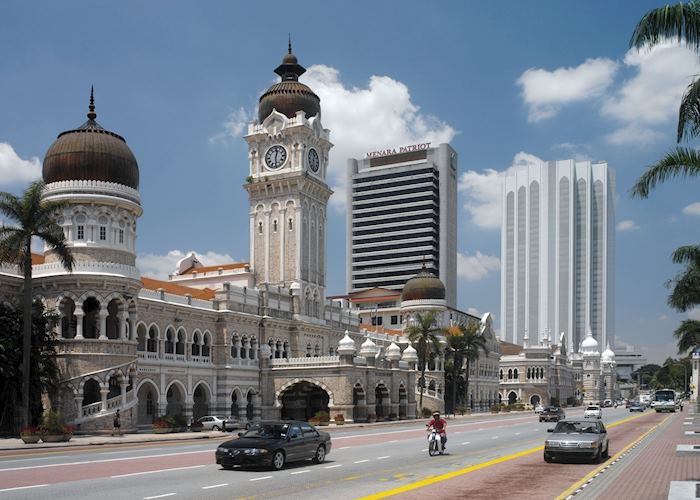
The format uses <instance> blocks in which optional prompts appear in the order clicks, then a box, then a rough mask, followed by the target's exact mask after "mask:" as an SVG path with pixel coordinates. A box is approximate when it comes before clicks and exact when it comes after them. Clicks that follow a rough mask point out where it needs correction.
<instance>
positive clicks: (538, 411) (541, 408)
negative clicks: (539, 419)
mask: <svg viewBox="0 0 700 500" xmlns="http://www.w3.org/2000/svg"><path fill="white" fill-rule="evenodd" d="M543 411H544V406H542V405H537V406H535V413H542V412H543Z"/></svg>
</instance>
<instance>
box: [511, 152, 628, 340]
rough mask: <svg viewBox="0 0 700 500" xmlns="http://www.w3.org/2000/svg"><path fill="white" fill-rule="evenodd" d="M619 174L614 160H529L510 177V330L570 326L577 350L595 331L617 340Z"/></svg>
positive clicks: (540, 333)
mask: <svg viewBox="0 0 700 500" xmlns="http://www.w3.org/2000/svg"><path fill="white" fill-rule="evenodd" d="M614 193H615V181H614V172H613V171H612V169H609V168H608V165H607V163H591V162H588V161H582V162H577V161H574V160H563V161H551V162H542V163H539V164H534V165H528V166H522V167H520V168H516V169H515V171H514V172H512V173H509V174H508V175H506V176H505V178H504V181H503V200H502V206H503V222H502V226H501V330H502V332H503V333H502V337H503V338H504V339H507V340H508V341H511V342H513V343H516V344H520V343H522V339H523V333H524V331H525V330H526V329H527V330H528V331H529V332H530V339H531V341H536V340H542V339H543V338H544V335H545V333H544V332H545V331H552V332H556V334H557V335H559V334H560V333H561V332H565V333H566V338H567V342H568V346H569V349H571V350H572V351H576V350H578V346H579V344H580V342H581V340H583V338H584V337H585V335H586V332H587V331H589V330H590V331H591V332H592V333H593V336H594V337H595V338H596V339H597V340H598V342H600V343H602V344H604V345H607V343H610V344H611V345H613V344H614V333H613V328H614V323H613V319H614V317H613V296H614V288H613V286H614V283H613V274H614V252H615V241H614V240H615V210H614Z"/></svg>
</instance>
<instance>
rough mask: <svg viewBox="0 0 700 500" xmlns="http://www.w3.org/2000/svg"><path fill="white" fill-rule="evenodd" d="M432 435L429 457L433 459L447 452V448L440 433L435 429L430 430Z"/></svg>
mask: <svg viewBox="0 0 700 500" xmlns="http://www.w3.org/2000/svg"><path fill="white" fill-rule="evenodd" d="M429 432H430V434H428V455H430V456H431V457H433V456H435V455H437V454H438V453H439V454H440V455H442V454H443V453H444V452H445V447H444V446H443V445H442V439H440V433H439V432H438V431H437V430H436V429H435V428H430V429H429Z"/></svg>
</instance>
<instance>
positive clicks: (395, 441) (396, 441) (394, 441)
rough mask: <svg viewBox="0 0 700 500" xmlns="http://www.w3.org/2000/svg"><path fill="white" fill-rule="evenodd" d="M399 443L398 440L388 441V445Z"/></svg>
mask: <svg viewBox="0 0 700 500" xmlns="http://www.w3.org/2000/svg"><path fill="white" fill-rule="evenodd" d="M398 442H399V440H398V439H392V440H391V441H387V443H398Z"/></svg>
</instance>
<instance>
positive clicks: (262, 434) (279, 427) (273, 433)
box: [242, 423, 289, 439]
mask: <svg viewBox="0 0 700 500" xmlns="http://www.w3.org/2000/svg"><path fill="white" fill-rule="evenodd" d="M288 428H289V424H264V423H263V424H254V425H253V426H252V427H251V428H250V429H249V430H248V431H246V433H245V434H243V436H242V437H245V438H273V439H280V438H285V437H287V429H288Z"/></svg>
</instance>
